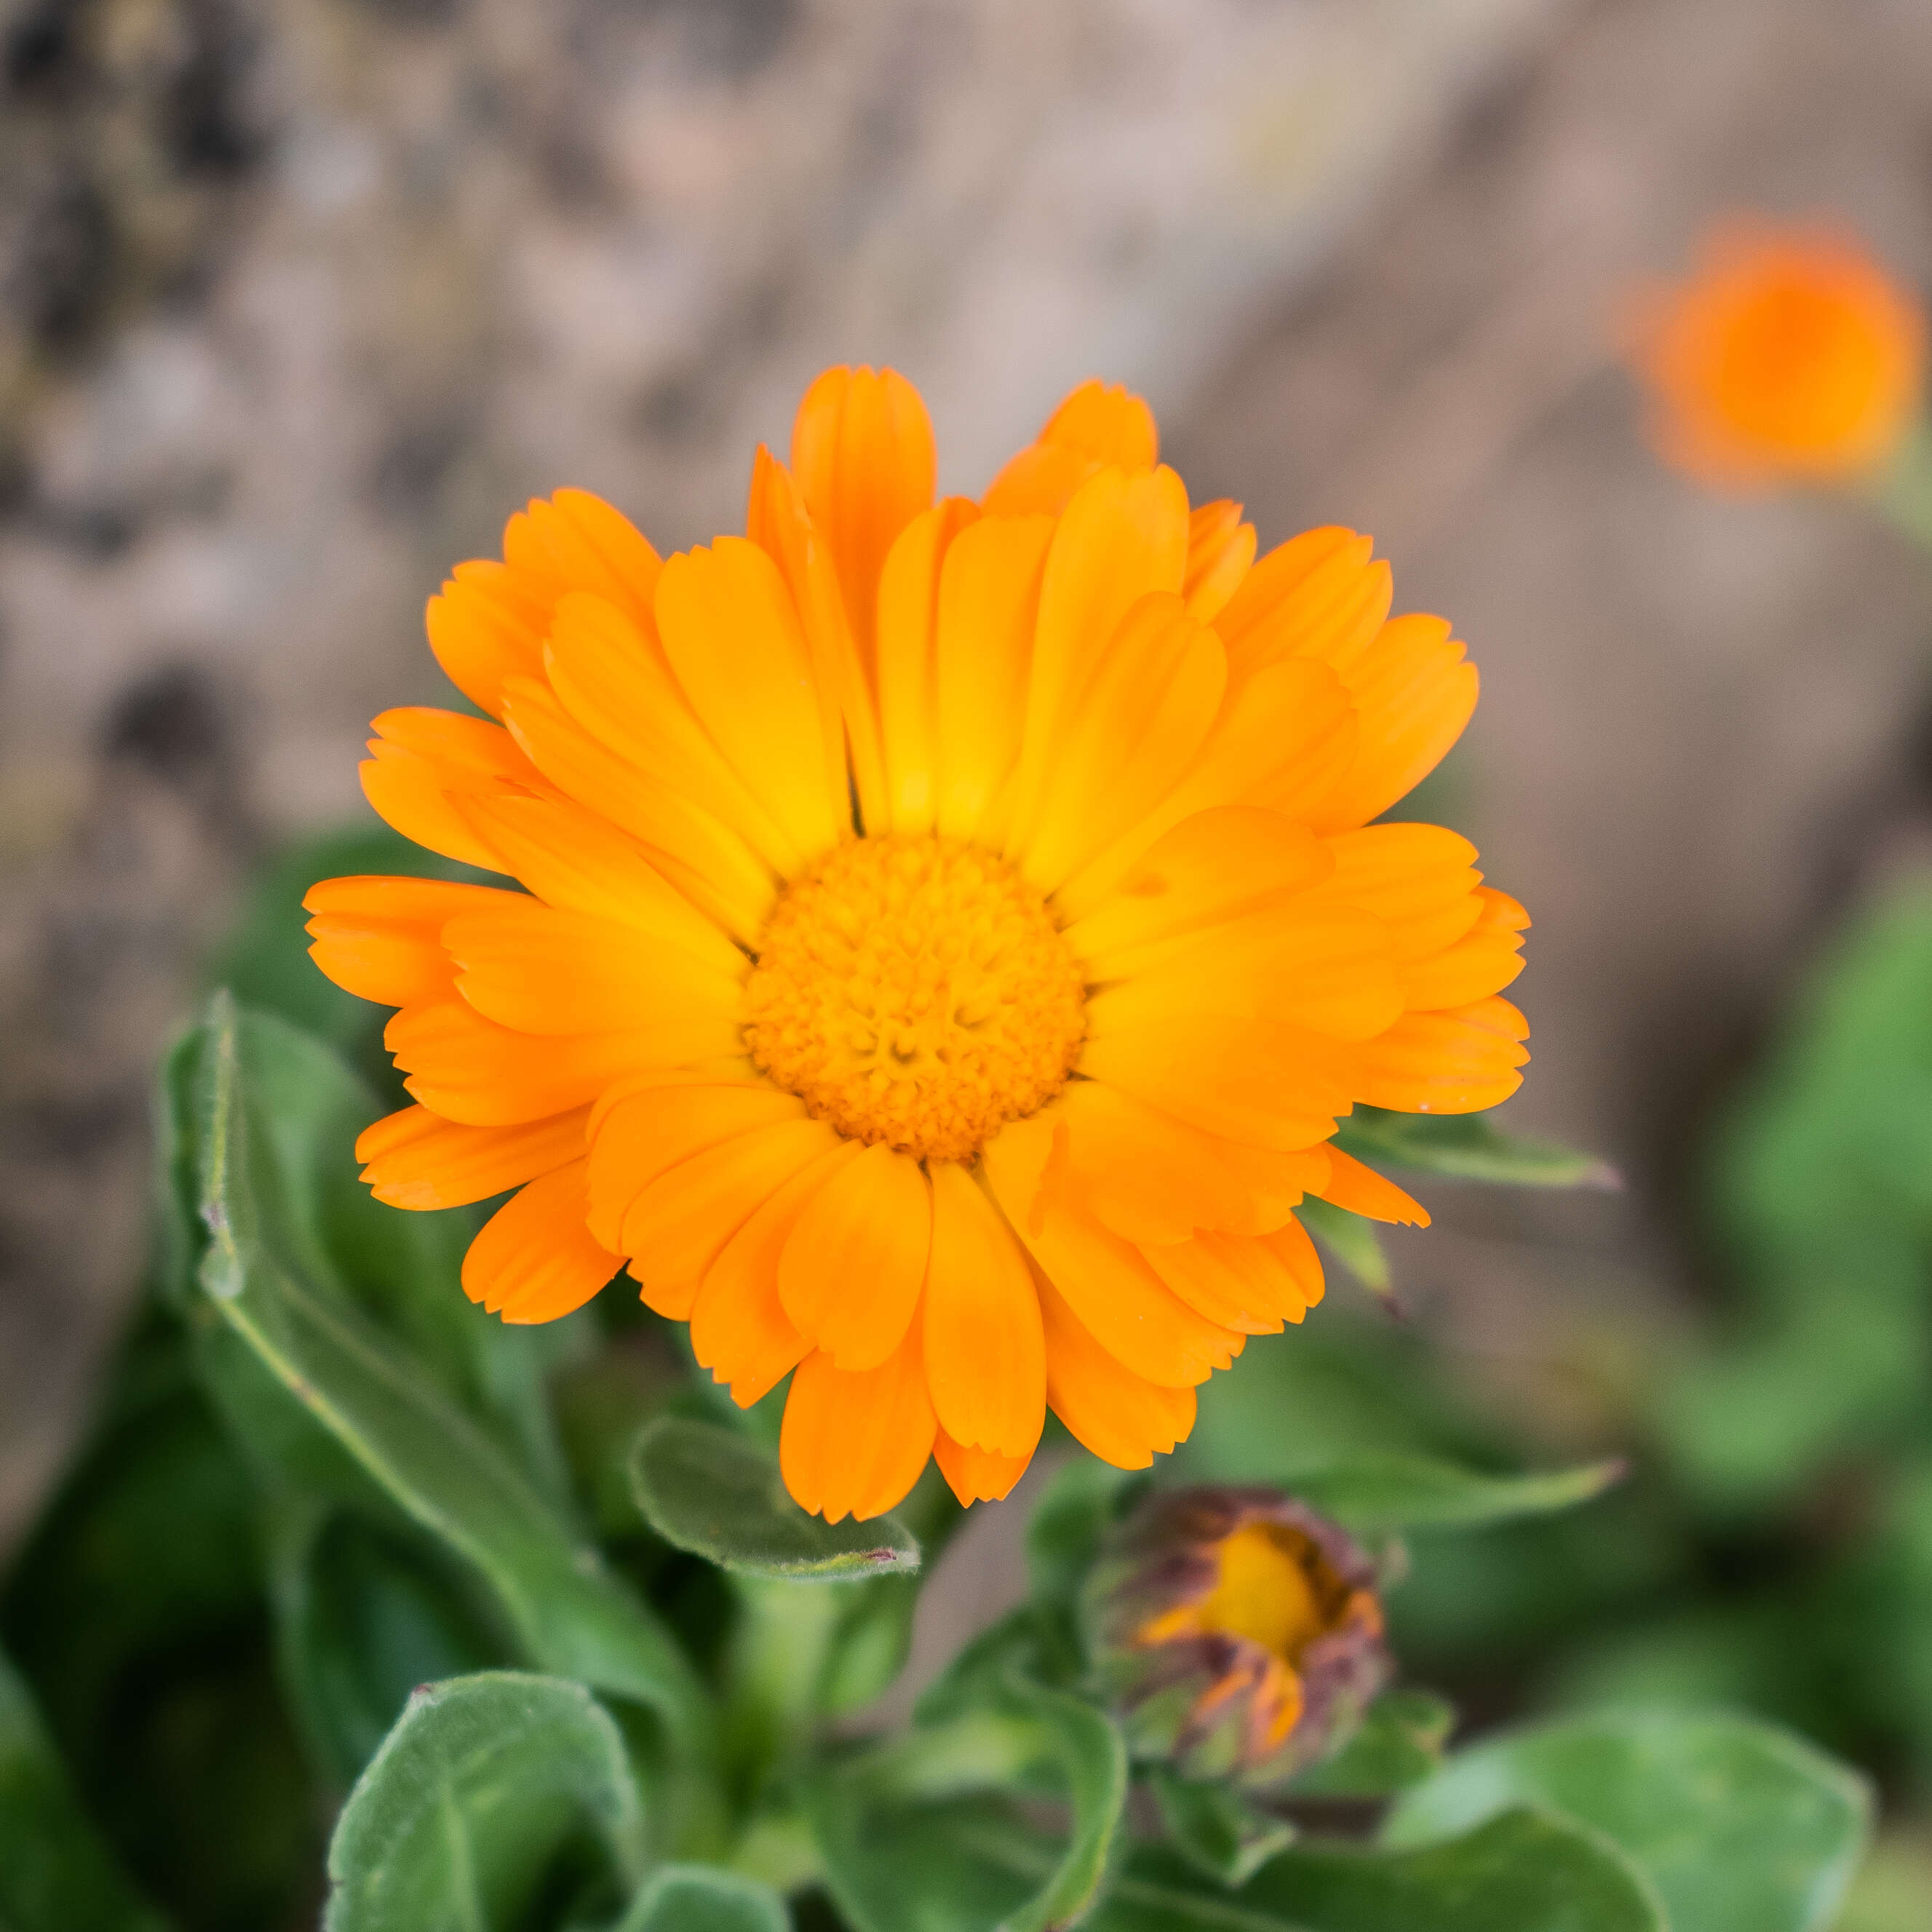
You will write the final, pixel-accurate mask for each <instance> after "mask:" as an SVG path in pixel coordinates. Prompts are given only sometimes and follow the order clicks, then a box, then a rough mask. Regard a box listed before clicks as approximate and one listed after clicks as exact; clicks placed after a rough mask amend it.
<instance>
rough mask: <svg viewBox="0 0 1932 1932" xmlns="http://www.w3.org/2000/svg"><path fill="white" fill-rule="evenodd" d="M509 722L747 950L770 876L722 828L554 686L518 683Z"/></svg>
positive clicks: (557, 777)
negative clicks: (589, 724)
mask: <svg viewBox="0 0 1932 1932" xmlns="http://www.w3.org/2000/svg"><path fill="white" fill-rule="evenodd" d="M503 721H504V723H505V726H506V727H508V730H509V733H510V735H511V736H512V737H514V739H516V741H517V744H518V745H520V746H521V747H522V748H523V751H524V753H525V754H526V755H527V756H528V757H529V760H530V761H531V763H532V764H534V765H535V766H536V768H537V769H538V771H540V772H541V773H542V774H543V775H544V777H545V778H547V779H549V780H550V783H551V784H553V785H555V786H556V788H557V789H558V790H559V791H560V792H562V793H563V794H564V796H565V797H566V798H569V799H574V800H575V802H577V804H578V805H583V806H584V807H585V808H587V809H588V810H590V811H595V812H597V813H599V814H601V816H603V817H605V818H607V819H608V820H610V822H611V823H613V825H616V826H618V827H619V829H622V831H625V832H628V833H629V834H630V835H631V837H632V838H636V839H638V840H640V841H642V842H643V845H644V847H645V848H646V856H647V857H648V858H649V860H650V862H651V864H652V865H653V866H654V867H655V868H656V869H657V870H658V871H660V872H661V873H662V874H664V877H665V878H666V879H667V880H669V881H670V883H671V884H672V885H673V886H675V887H676V889H677V890H678V891H679V892H681V893H682V895H684V897H685V898H687V899H688V900H690V901H691V904H693V905H694V906H696V907H698V909H699V910H700V911H702V912H703V913H706V914H707V915H708V916H709V917H710V918H712V919H715V920H716V921H717V922H718V924H719V925H720V926H722V927H723V928H724V929H725V931H726V932H729V933H730V935H732V936H733V938H736V939H737V940H738V941H740V942H741V943H742V944H745V945H746V946H749V945H750V944H752V943H753V942H754V941H755V940H756V939H757V936H758V935H759V934H760V932H763V929H764V923H765V921H766V919H768V918H769V916H770V914H771V909H772V900H773V898H775V896H776V889H777V888H776V883H775V880H774V879H773V877H772V873H771V871H770V869H769V867H767V866H766V864H765V862H763V859H760V857H759V856H758V855H757V853H756V852H754V850H752V848H751V847H750V846H749V845H748V844H746V843H745V841H744V840H743V839H742V838H741V837H740V836H739V835H738V834H737V833H736V832H733V830H731V829H730V827H729V826H727V825H725V824H724V823H723V822H722V821H721V820H719V819H718V818H716V817H713V816H712V814H711V813H710V812H709V811H706V809H705V808H704V807H703V806H702V805H698V804H696V803H694V802H693V801H692V799H691V798H690V797H689V796H688V794H687V793H684V792H682V791H681V790H679V789H678V788H677V787H675V786H673V785H668V784H664V783H663V782H662V781H661V780H660V779H658V778H655V777H653V776H652V775H649V774H648V773H646V772H643V771H641V770H640V769H638V767H637V766H636V765H634V764H633V763H631V761H630V760H628V759H627V758H625V757H622V755H620V754H619V753H617V752H616V751H613V750H612V749H611V748H610V746H609V745H607V744H606V743H604V741H603V740H602V739H600V738H598V737H597V736H594V735H593V734H592V733H591V732H589V731H588V730H585V728H584V727H583V726H582V725H581V724H579V723H578V722H577V720H576V719H575V718H573V717H572V716H571V715H570V713H569V712H568V711H566V710H565V709H564V707H563V706H562V703H559V700H558V699H557V697H556V693H555V692H554V691H552V690H551V688H550V685H548V684H547V683H542V684H539V683H537V682H535V681H534V680H532V679H529V678H525V677H515V678H511V679H509V680H508V682H507V683H506V684H505V687H504V693H503Z"/></svg>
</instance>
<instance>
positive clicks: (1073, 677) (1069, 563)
mask: <svg viewBox="0 0 1932 1932" xmlns="http://www.w3.org/2000/svg"><path fill="white" fill-rule="evenodd" d="M1186 570H1187V490H1186V488H1185V487H1184V486H1183V484H1182V483H1181V478H1179V477H1178V476H1177V475H1175V473H1174V472H1173V471H1172V470H1171V469H1154V470H1149V471H1148V472H1145V473H1144V474H1142V475H1129V474H1128V473H1127V472H1126V471H1124V470H1121V469H1102V470H1098V471H1097V472H1095V473H1094V475H1092V476H1091V477H1090V478H1088V480H1087V481H1086V482H1085V483H1083V484H1082V485H1081V486H1080V487H1079V489H1078V490H1076V491H1075V493H1074V495H1073V501H1072V502H1070V503H1069V504H1068V505H1067V509H1066V511H1065V513H1064V514H1063V515H1062V517H1061V520H1060V523H1059V526H1058V528H1057V529H1055V532H1054V536H1053V541H1052V545H1051V546H1050V547H1049V550H1048V551H1047V556H1046V573H1045V574H1044V576H1043V577H1042V579H1041V580H1040V616H1039V619H1038V621H1037V623H1036V625H1035V626H1034V649H1033V664H1032V669H1031V675H1030V676H1029V678H1028V683H1027V698H1026V711H1025V723H1024V724H1023V725H1022V727H1021V733H1020V751H1019V763H1018V764H1017V765H1016V767H1015V769H1014V772H1013V821H1012V822H1013V823H1015V824H1016V825H1019V826H1030V825H1031V823H1032V822H1033V819H1034V812H1035V811H1036V809H1037V805H1038V802H1039V798H1040V790H1041V787H1042V786H1043V784H1045V782H1046V777H1047V774H1048V772H1049V769H1050V767H1051V766H1052V765H1053V763H1055V761H1056V760H1057V759H1058V756H1059V754H1060V750H1061V744H1062V741H1063V739H1064V734H1065V730H1066V727H1067V720H1068V719H1069V718H1071V717H1072V716H1073V715H1075V711H1076V707H1077V706H1078V705H1079V703H1080V702H1081V700H1082V698H1083V697H1084V696H1085V693H1086V691H1087V689H1088V686H1089V685H1091V683H1092V682H1093V679H1094V672H1095V670H1097V668H1098V667H1099V666H1100V664H1101V663H1102V662H1103V660H1104V658H1105V655H1106V649H1107V646H1108V644H1109V642H1110V641H1111V640H1112V637H1113V635H1114V634H1115V631H1117V630H1118V628H1120V625H1121V619H1123V618H1124V617H1125V616H1126V615H1127V613H1128V612H1129V611H1130V610H1132V609H1133V607H1134V605H1135V604H1138V603H1139V601H1140V600H1141V599H1142V598H1143V597H1145V596H1147V595H1148V594H1149V593H1150V592H1154V591H1160V590H1165V591H1169V592H1178V591H1179V589H1180V588H1181V580H1182V578H1183V577H1184V574H1185V572H1186Z"/></svg>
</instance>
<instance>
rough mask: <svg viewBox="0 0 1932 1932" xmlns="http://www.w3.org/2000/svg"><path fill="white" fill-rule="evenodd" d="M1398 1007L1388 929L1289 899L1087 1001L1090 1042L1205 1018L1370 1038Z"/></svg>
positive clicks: (1349, 911) (1162, 952) (1184, 944)
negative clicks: (1182, 1019)
mask: <svg viewBox="0 0 1932 1932" xmlns="http://www.w3.org/2000/svg"><path fill="white" fill-rule="evenodd" d="M1402 1010H1403V995H1402V988H1401V986H1400V983H1399V981H1398V980H1397V977H1396V969H1395V962H1394V959H1393V958H1392V957H1391V953H1390V947H1389V938H1388V929H1387V928H1386V927H1385V926H1383V924H1382V922H1381V920H1379V919H1377V918H1376V916H1374V915H1373V913H1365V912H1362V911H1361V910H1358V909H1357V908H1356V907H1353V906H1343V905H1336V904H1333V903H1330V902H1325V901H1322V900H1321V899H1319V898H1316V899H1313V900H1312V901H1297V900H1289V901H1287V902H1286V904H1283V905H1282V906H1280V907H1278V908H1274V909H1271V910H1264V911H1261V912H1256V913H1249V914H1247V916H1245V917H1244V918H1242V919H1237V920H1232V921H1231V922H1229V923H1228V924H1227V925H1226V926H1219V927H1214V928H1211V929H1209V930H1208V931H1207V932H1203V933H1200V934H1197V935H1191V936H1190V937H1188V938H1183V939H1179V940H1175V941H1170V942H1169V944H1167V945H1166V947H1160V948H1159V949H1155V948H1151V947H1150V948H1149V949H1148V955H1147V958H1146V963H1145V964H1144V965H1139V966H1138V967H1136V969H1135V970H1134V971H1133V972H1132V973H1130V974H1125V975H1124V976H1123V977H1121V979H1120V980H1118V981H1117V982H1116V983H1115V984H1114V985H1112V986H1108V987H1106V988H1105V989H1103V990H1102V991H1100V992H1097V993H1096V994H1095V995H1094V996H1093V998H1091V1000H1089V1001H1088V1007H1087V1029H1088V1038H1089V1039H1090V1040H1104V1039H1106V1038H1108V1037H1110V1036H1111V1035H1112V1034H1115V1033H1116V1032H1118V1031H1124V1030H1128V1029H1132V1028H1148V1027H1152V1028H1159V1027H1161V1026H1163V1025H1166V1023H1167V1022H1168V1021H1169V1019H1173V1018H1179V1017H1186V1018H1189V1019H1193V1018H1197V1017H1200V1016H1205V1015H1208V1014H1217V1015H1222V1016H1227V1017H1229V1018H1234V1019H1257V1020H1283V1021H1286V1022H1289V1024H1291V1025H1294V1026H1296V1027H1300V1028H1307V1029H1308V1030H1309V1031H1312V1032H1314V1033H1318V1034H1324V1035H1325V1036H1327V1037H1328V1038H1330V1039H1331V1040H1369V1039H1372V1038H1373V1037H1375V1036H1376V1035H1377V1034H1380V1033H1382V1032H1383V1031H1385V1030H1386V1029H1387V1028H1388V1027H1389V1026H1391V1025H1393V1024H1394V1022H1395V1020H1396V1019H1397V1016H1399V1015H1400V1013H1401V1012H1402Z"/></svg>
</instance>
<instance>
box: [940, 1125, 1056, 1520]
mask: <svg viewBox="0 0 1932 1932" xmlns="http://www.w3.org/2000/svg"><path fill="white" fill-rule="evenodd" d="M926 1382H927V1385H928V1387H929V1388H930V1389H931V1391H932V1406H933V1409H934V1410H935V1412H936V1413H937V1414H938V1418H939V1421H940V1424H941V1427H942V1428H944V1429H945V1430H947V1431H948V1432H949V1433H950V1436H951V1438H952V1439H953V1442H954V1444H955V1445H956V1446H958V1445H966V1446H967V1447H968V1448H971V1449H972V1450H974V1452H975V1453H977V1452H979V1451H997V1452H998V1453H999V1454H1000V1455H1001V1457H1004V1458H1007V1459H1015V1458H1016V1459H1017V1466H1016V1469H1015V1471H1014V1480H1017V1478H1018V1474H1019V1470H1020V1469H1025V1466H1026V1464H1027V1461H1028V1458H1029V1457H1031V1455H1032V1454H1033V1452H1034V1445H1036V1444H1037V1443H1038V1442H1039V1441H1040V1427H1041V1425H1042V1424H1043V1423H1044V1422H1045V1421H1046V1353H1045V1344H1044V1343H1043V1341H1042V1340H1041V1335H1040V1301H1039V1298H1038V1297H1037V1295H1035V1293H1034V1285H1033V1275H1032V1273H1031V1271H1030V1270H1029V1269H1028V1267H1027V1265H1026V1261H1025V1257H1024V1256H1022V1253H1021V1252H1020V1250H1019V1246H1018V1244H1016V1242H1015V1241H1014V1239H1013V1232H1012V1231H1011V1229H1009V1228H1008V1227H1007V1224H1006V1223H1005V1221H1004V1220H1003V1219H1002V1218H1001V1215H1000V1213H999V1211H998V1209H997V1208H995V1207H994V1205H993V1204H992V1202H990V1201H989V1200H988V1199H987V1198H986V1195H985V1193H983V1190H981V1188H980V1184H979V1183H978V1182H977V1181H975V1180H974V1178H973V1177H972V1176H971V1175H970V1174H968V1172H966V1170H965V1169H964V1168H963V1167H961V1166H959V1165H958V1164H957V1163H955V1162H952V1161H941V1162H935V1163H934V1166H933V1169H932V1258H931V1259H930V1261H929V1263H928V1265H927V1270H926ZM954 1487H958V1485H957V1484H955V1485H954ZM1008 1487H1011V1484H1010V1483H1009V1484H1008ZM1005 1493H1006V1491H1005V1490H1001V1491H1000V1492H999V1494H1001V1496H1004V1495H1005Z"/></svg>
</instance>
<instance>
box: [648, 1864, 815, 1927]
mask: <svg viewBox="0 0 1932 1932" xmlns="http://www.w3.org/2000/svg"><path fill="white" fill-rule="evenodd" d="M612 1932H791V1914H790V1912H787V1911H786V1909H785V1908H784V1900H782V1899H781V1898H780V1897H778V1894H777V1893H776V1892H775V1891H772V1889H771V1888H770V1887H769V1886H768V1885H760V1884H759V1883H757V1881H756V1880H755V1879H748V1878H740V1877H739V1876H738V1875H737V1873H735V1872H728V1871H721V1870H719V1869H718V1867H716V1866H715V1865H663V1866H660V1867H658V1870H656V1871H655V1872H654V1873H652V1875H651V1876H650V1878H649V1880H648V1881H647V1882H646V1884H645V1886H644V1888H643V1891H640V1892H639V1893H638V1894H637V1899H636V1901H635V1903H633V1904H632V1906H631V1909H630V1910H629V1911H628V1912H625V1915H623V1917H622V1918H621V1919H619V1921H617V1923H616V1925H615V1926H614V1927H612Z"/></svg>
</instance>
